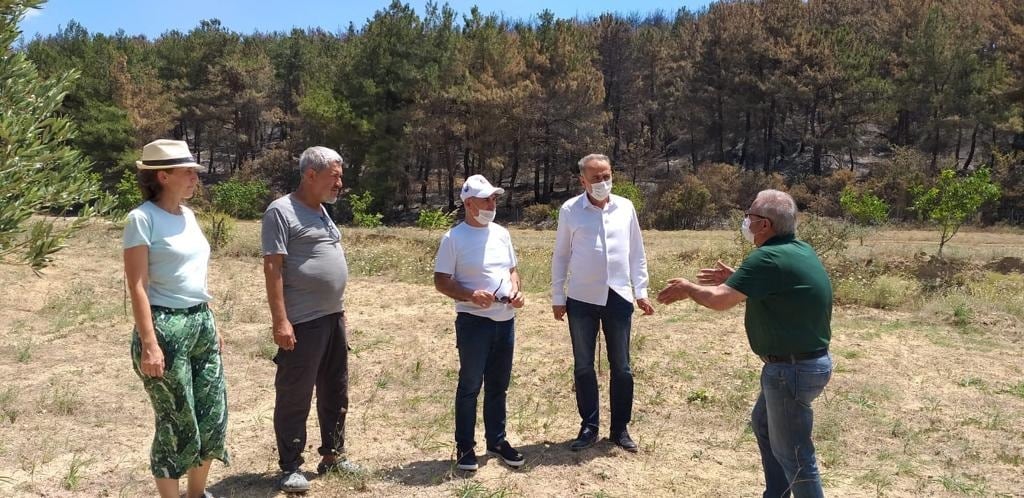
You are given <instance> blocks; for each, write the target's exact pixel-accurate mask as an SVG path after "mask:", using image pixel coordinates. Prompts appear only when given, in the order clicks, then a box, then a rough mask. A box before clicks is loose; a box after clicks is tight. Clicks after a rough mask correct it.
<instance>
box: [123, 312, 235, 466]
mask: <svg viewBox="0 0 1024 498" xmlns="http://www.w3.org/2000/svg"><path fill="white" fill-rule="evenodd" d="M151 309H152V311H153V325H154V327H155V329H156V338H157V342H158V343H159V344H160V349H161V350H162V351H163V353H164V365H165V366H164V377H163V378H162V379H157V378H153V377H147V376H145V375H143V374H142V371H141V370H140V369H139V366H140V362H141V357H142V345H141V343H140V341H139V334H138V331H135V332H134V333H133V334H132V363H133V364H134V366H135V373H136V374H138V376H139V377H140V378H142V384H143V386H144V387H145V388H146V392H147V393H149V399H150V401H152V403H153V412H154V414H155V416H156V424H155V426H156V434H155V435H154V436H153V448H152V452H151V453H150V466H151V467H152V470H153V476H154V477H157V478H161V479H177V478H179V477H181V476H183V475H185V473H186V472H188V470H189V469H191V468H194V467H198V466H199V465H201V464H202V462H203V461H206V460H209V459H213V458H216V459H217V460H220V461H222V462H224V463H225V464H229V463H230V461H229V460H230V457H229V456H228V451H227V448H225V446H224V439H225V435H226V433H227V427H228V410H227V392H226V388H225V386H224V367H223V364H222V363H221V358H220V345H219V344H218V343H217V330H216V327H215V326H214V323H213V313H212V312H211V311H210V309H209V308H207V306H206V305H205V304H200V305H198V306H193V307H191V308H187V309H171V308H164V307H162V306H152V307H151Z"/></svg>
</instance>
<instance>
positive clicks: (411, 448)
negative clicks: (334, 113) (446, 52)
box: [0, 225, 1024, 497]
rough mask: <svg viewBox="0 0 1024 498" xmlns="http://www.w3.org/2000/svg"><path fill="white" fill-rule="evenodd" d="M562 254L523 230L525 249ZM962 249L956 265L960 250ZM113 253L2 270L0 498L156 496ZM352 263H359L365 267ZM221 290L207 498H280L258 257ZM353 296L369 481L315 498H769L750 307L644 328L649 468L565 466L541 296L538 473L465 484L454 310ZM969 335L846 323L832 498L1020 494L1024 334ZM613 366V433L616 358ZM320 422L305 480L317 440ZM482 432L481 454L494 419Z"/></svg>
mask: <svg viewBox="0 0 1024 498" xmlns="http://www.w3.org/2000/svg"><path fill="white" fill-rule="evenodd" d="M439 235H440V234H439V233H437V232H434V233H433V234H430V235H429V237H435V236H439ZM691 235H692V234H691ZM646 236H647V239H648V245H649V248H650V249H649V250H650V251H651V252H653V253H657V252H658V251H663V252H670V251H677V250H678V244H677V241H678V240H679V238H680V237H683V235H679V234H673V233H666V232H652V233H648V234H646ZM400 237H402V235H401V233H400V235H399V238H400ZM978 237H979V241H978V243H979V245H981V246H982V247H983V249H981V250H983V251H985V254H986V255H989V253H991V255H992V256H996V257H1020V256H1021V254H1020V252H1021V249H1020V248H1021V247H1024V236H1021V235H1014V234H1002V235H1000V238H999V240H1000V242H998V243H990V242H989V241H988V240H987V238H986V237H988V236H987V235H983V234H982V235H978ZM552 238H553V232H535V231H518V230H517V231H513V239H514V240H518V239H522V240H524V241H526V242H524V245H526V246H530V247H534V246H536V247H540V246H542V245H544V244H548V245H550V243H551V239H552ZM691 238H696V236H691ZM909 240H913V241H914V243H920V244H921V245H922V246H926V245H928V244H930V242H929V240H930V239H928V238H925V237H923V236H922V238H921V240H920V241H918V240H917V238H916V237H914V238H911V239H906V240H900V239H899V238H895V239H891V240H889V241H888V243H885V242H884V241H883V242H880V243H879V244H878V245H876V246H875V247H884V246H886V245H892V246H900V247H904V248H906V247H908V244H910V242H908V241H909ZM971 240H972V239H971V236H970V235H969V234H968V235H967V236H965V238H964V239H963V240H961V241H960V242H961V245H960V246H958V247H959V249H958V250H960V251H962V252H966V253H969V252H970V251H971V249H970V243H971V242H970V241H971ZM701 243H702V242H697V244H698V245H699V244H701ZM119 244H120V232H119V231H118V230H117V229H116V228H115V227H110V226H106V225H97V226H93V227H90V228H89V229H88V230H86V231H85V232H84V233H82V234H80V235H79V236H77V237H76V238H75V239H73V240H72V241H71V242H70V247H68V248H67V249H65V250H64V251H62V252H61V253H60V254H59V256H58V260H57V264H56V265H55V266H54V267H53V268H51V269H49V270H47V271H46V275H45V276H44V277H43V278H39V277H36V276H34V275H33V274H32V272H31V271H30V270H28V269H26V268H24V267H19V266H9V265H0V283H2V285H0V302H3V303H4V306H3V307H2V309H0V379H3V380H2V386H0V495H4V496H149V495H153V494H154V488H153V484H152V481H151V478H150V474H149V470H148V452H149V443H150V440H151V438H152V430H153V421H152V417H153V415H152V410H151V408H150V405H149V401H148V398H147V397H146V395H145V392H144V391H143V389H142V385H141V383H140V381H139V379H138V378H137V377H136V376H135V374H134V373H133V372H132V369H131V362H130V358H129V354H128V345H129V340H130V331H131V318H130V315H129V314H128V313H126V309H127V305H126V301H125V297H124V291H123V287H122V277H121V259H120V246H119ZM356 249H358V248H351V249H350V251H349V253H350V257H349V258H350V264H353V262H352V261H351V260H352V259H353V258H354V257H356V256H357V255H359V254H362V253H361V252H360V251H359V250H356ZM527 249H528V248H527ZM371 250H373V249H372V248H363V251H371ZM860 250H862V251H863V249H860ZM879 250H881V249H879ZM424 257H426V258H428V259H430V258H432V255H425V256H424ZM535 265H536V266H542V262H538V263H535ZM652 273H653V271H652ZM662 273H664V272H662ZM667 276H671V275H662V278H665V277H667ZM534 278H536V279H540V280H542V279H543V278H542V277H534ZM210 287H211V292H212V294H213V295H214V301H213V303H212V306H213V308H214V311H215V313H216V315H217V319H218V326H219V329H220V331H221V333H222V334H223V336H224V338H225V341H226V352H225V365H226V372H227V381H228V388H229V403H230V415H229V416H230V428H229V435H228V446H229V450H230V452H231V454H232V457H233V462H232V465H231V466H230V467H225V466H223V465H221V464H219V463H215V464H214V467H213V471H212V473H211V477H210V480H209V484H210V487H209V489H210V491H211V492H213V493H214V494H215V495H216V496H245V497H249V496H276V495H278V494H279V493H277V492H276V491H275V490H274V478H275V476H276V471H277V463H276V462H277V452H276V449H275V445H274V437H273V428H272V422H271V419H272V413H273V405H274V391H273V375H274V365H273V363H272V362H271V361H270V359H269V358H270V357H271V356H273V354H274V347H273V346H272V342H271V339H270V332H269V311H268V309H267V306H266V298H265V294H264V290H263V278H262V270H261V263H260V260H259V259H258V258H256V257H254V256H236V257H228V256H224V257H218V258H216V259H215V260H214V262H213V264H212V267H211V271H210ZM542 287H543V286H540V288H542ZM535 288H536V286H535ZM656 290H657V289H655V291H656ZM346 299H347V301H346V302H347V304H346V306H347V312H348V314H349V317H350V318H349V326H350V329H351V332H350V334H351V341H352V345H353V348H354V350H353V352H352V356H351V357H350V370H351V388H350V395H351V408H350V414H349V418H348V421H349V422H348V429H347V434H348V456H349V458H350V459H351V460H352V461H354V462H357V463H359V464H360V465H362V466H364V467H365V469H366V472H363V473H357V474H351V475H342V476H328V477H325V478H318V479H315V480H313V488H312V490H311V491H310V493H309V495H310V496H347V495H354V496H526V497H548V496H550V497H563V496H593V497H597V496H604V497H610V496H615V497H623V496H750V497H753V496H760V492H761V487H760V486H761V483H762V477H761V473H760V461H759V457H758V453H757V447H756V444H755V442H754V439H753V436H752V434H751V433H750V430H749V428H748V426H747V419H748V415H749V410H750V407H751V405H752V403H753V401H754V399H755V397H756V394H757V389H758V386H757V382H758V372H759V368H760V365H761V363H760V361H759V360H758V359H757V358H756V357H755V356H753V355H752V354H751V353H750V351H749V348H748V347H747V344H746V338H745V336H744V334H743V323H742V321H743V315H742V313H743V311H742V306H741V307H739V308H738V309H736V310H732V311H729V312H724V313H713V312H710V311H707V310H704V309H701V308H698V307H697V306H695V305H693V304H692V303H682V304H676V305H673V306H670V307H664V306H661V307H658V309H657V314H656V315H654V316H651V317H637V318H636V319H635V321H634V332H633V344H632V354H633V361H634V370H635V381H636V392H635V405H634V421H633V424H632V426H631V429H630V431H631V433H632V434H633V436H634V438H635V439H637V441H638V442H639V444H640V452H639V453H638V454H630V453H626V452H624V451H621V450H620V449H618V448H616V447H614V446H613V445H611V444H610V443H608V442H607V441H604V442H602V443H600V444H598V445H597V446H595V447H594V448H591V449H588V450H585V451H582V452H580V453H572V452H570V451H569V450H568V447H567V443H568V441H569V440H570V439H572V438H573V437H574V436H575V434H576V430H577V428H578V416H577V414H576V410H575V402H574V397H573V392H572V354H571V349H570V344H569V340H568V331H567V328H566V325H565V324H564V323H561V322H556V321H554V320H553V319H552V318H551V315H550V306H549V302H548V300H547V294H546V292H540V291H538V292H531V293H529V294H528V296H527V306H526V308H525V309H524V310H523V312H522V313H521V314H520V315H519V317H518V318H517V343H516V358H515V364H514V367H513V380H512V385H511V387H510V390H509V398H508V428H509V429H508V432H509V438H510V440H511V441H512V442H513V443H514V444H516V445H518V446H519V448H520V449H521V451H522V452H523V453H524V454H525V456H526V465H525V467H523V468H522V469H520V470H512V469H509V468H508V467H506V466H504V465H502V464H500V463H499V462H497V461H495V460H494V459H489V458H487V457H484V458H483V459H482V460H481V464H482V465H481V468H480V470H479V471H478V472H476V473H475V475H466V474H462V473H459V472H453V470H452V462H451V459H450V458H451V454H452V451H453V443H452V430H453V412H452V396H453V393H454V391H455V383H456V377H457V369H458V361H457V355H456V350H455V338H454V331H453V321H454V316H455V313H454V309H453V306H452V303H451V302H450V300H448V299H446V298H444V297H442V296H441V295H440V294H438V293H437V292H436V291H434V290H433V288H432V286H430V285H428V282H423V283H422V284H417V283H410V282H405V281H400V279H394V278H388V277H379V276H356V277H354V278H352V279H351V280H350V282H349V286H348V291H347V298H346ZM974 323H976V324H977V325H974V326H968V327H963V326H956V325H954V324H952V323H950V322H949V320H947V319H946V318H945V317H944V316H932V315H931V314H929V313H927V312H923V311H918V310H899V311H880V310H876V309H870V308H859V307H839V308H837V309H836V310H835V315H834V321H833V347H832V350H833V354H834V357H835V362H836V370H835V375H834V377H833V380H832V382H831V384H830V385H829V386H828V388H827V390H826V392H825V394H824V395H823V396H822V397H821V398H819V400H818V401H817V402H816V404H815V411H816V413H815V415H816V436H815V437H816V445H817V449H818V455H819V460H820V463H821V466H822V472H823V475H824V480H825V491H826V494H828V495H829V496H852V497H857V496H960V495H968V496H1024V467H1022V465H1024V420H1022V418H1024V359H1022V355H1021V351H1022V337H1024V333H1022V330H1024V327H1022V323H1021V321H1020V319H1019V318H1017V317H1014V316H1003V315H998V316H985V317H975V320H974ZM602 354H603V353H602ZM602 372H603V376H602V377H601V380H600V384H601V388H602V393H603V394H602V409H603V413H602V422H604V423H606V422H607V386H608V381H607V372H608V369H607V364H606V363H605V364H604V365H603V366H602ZM312 413H313V414H314V416H312V417H311V418H310V421H309V433H310V439H309V443H308V444H309V445H310V451H309V452H307V457H308V458H309V460H310V461H311V462H310V463H312V465H310V464H309V463H307V466H306V470H307V471H309V470H312V468H313V467H314V466H315V463H316V457H315V448H316V446H317V445H318V444H319V441H317V434H318V432H317V430H316V420H315V409H314V410H313V412H312ZM477 431H478V434H479V435H478V440H482V434H483V427H482V422H478V424H477ZM606 432H607V426H604V427H602V436H606V435H607V434H606Z"/></svg>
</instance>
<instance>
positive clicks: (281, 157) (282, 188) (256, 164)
mask: <svg viewBox="0 0 1024 498" xmlns="http://www.w3.org/2000/svg"><path fill="white" fill-rule="evenodd" d="M288 148H289V143H288V141H285V142H284V143H282V145H281V146H280V147H279V148H277V149H273V150H269V151H267V152H265V153H263V154H261V155H260V157H259V158H257V159H254V160H252V161H246V162H245V163H243V164H242V167H241V168H240V170H239V174H238V175H237V176H238V178H239V179H240V180H249V181H251V180H257V179H258V180H262V181H265V182H266V183H267V185H268V186H269V187H270V188H271V190H273V191H275V192H294V191H295V189H296V188H297V187H298V186H299V169H298V166H299V163H298V160H297V159H295V157H294V156H293V155H292V153H291V152H289V150H288Z"/></svg>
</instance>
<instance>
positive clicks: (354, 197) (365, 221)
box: [348, 192, 384, 228]
mask: <svg viewBox="0 0 1024 498" xmlns="http://www.w3.org/2000/svg"><path fill="white" fill-rule="evenodd" d="M348 203H349V205H350V206H352V219H353V221H354V222H355V224H356V226H357V227H363V228H377V227H379V226H382V225H384V223H383V222H381V219H383V218H384V215H382V214H380V213H371V212H370V206H371V205H372V204H373V194H371V193H369V192H363V194H362V195H359V194H351V195H349V196H348Z"/></svg>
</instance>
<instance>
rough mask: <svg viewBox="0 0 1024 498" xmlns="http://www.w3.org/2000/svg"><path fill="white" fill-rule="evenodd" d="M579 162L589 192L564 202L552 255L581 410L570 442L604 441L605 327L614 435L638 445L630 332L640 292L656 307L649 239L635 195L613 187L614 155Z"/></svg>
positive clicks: (557, 303) (555, 293) (554, 293)
mask: <svg viewBox="0 0 1024 498" xmlns="http://www.w3.org/2000/svg"><path fill="white" fill-rule="evenodd" d="M579 167H580V184H581V185H582V186H583V189H584V190H585V192H584V193H582V194H580V195H578V196H576V197H573V198H572V199H569V200H568V201H565V204H562V208H561V209H560V210H559V212H558V233H557V235H556V237H555V251H554V255H553V256H552V259H551V304H552V306H551V307H552V311H553V313H554V315H555V319H556V320H563V319H564V317H565V315H567V314H568V315H569V335H570V337H571V338H572V351H573V360H574V363H575V368H574V370H573V375H574V378H575V383H576V407H577V408H578V409H579V413H580V418H581V422H580V431H579V434H578V435H577V437H576V439H575V440H574V441H573V442H572V443H571V444H570V446H569V448H570V449H571V450H573V451H579V450H582V449H584V448H588V447H590V446H592V445H593V444H594V443H595V442H597V436H598V431H599V428H600V417H599V413H600V411H599V409H598V398H599V394H598V389H597V373H596V372H595V371H594V353H595V349H596V346H597V333H598V329H603V330H604V336H605V343H606V344H607V348H608V363H609V365H610V366H611V387H610V389H609V391H610V396H609V397H610V405H611V426H610V428H611V432H610V439H611V440H612V442H614V443H615V444H616V445H618V446H620V447H622V448H624V449H625V450H627V451H631V452H636V451H637V445H636V443H635V442H634V441H633V439H632V438H630V436H629V432H628V431H627V430H626V425H627V424H629V421H630V418H631V416H632V412H633V370H632V368H631V367H630V361H629V338H630V328H631V325H632V316H633V301H634V298H635V300H636V305H637V306H638V307H639V308H640V309H641V310H642V311H643V313H644V314H645V315H651V314H653V313H654V308H653V307H652V306H651V303H650V301H648V300H647V285H648V282H647V256H646V254H644V240H643V237H642V236H641V234H640V222H639V220H638V219H637V214H636V209H634V208H633V203H632V202H630V201H629V199H626V198H624V197H620V196H617V195H612V194H611V190H612V167H611V161H609V159H608V157H607V156H604V155H602V154H590V155H588V156H586V157H584V158H583V159H580V162H579ZM566 287H568V289H566Z"/></svg>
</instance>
